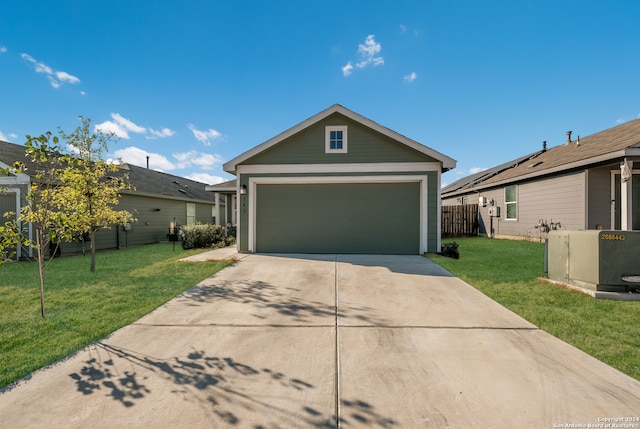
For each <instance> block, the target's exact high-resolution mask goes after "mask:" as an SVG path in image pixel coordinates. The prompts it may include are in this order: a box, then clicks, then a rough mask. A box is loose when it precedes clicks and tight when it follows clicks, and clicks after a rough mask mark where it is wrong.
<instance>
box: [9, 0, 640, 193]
mask: <svg viewBox="0 0 640 429" xmlns="http://www.w3.org/2000/svg"><path fill="white" fill-rule="evenodd" d="M638 22H640V2H638V1H636V0H615V1H612V0H603V1H590V0H580V1H573V0H532V1H528V0H505V1H491V0H486V1H477V0H471V1H462V0H447V1H444V0H441V1H432V0H417V1H403V0H394V1H381V0H369V1H344V0H343V1H334V0H322V1H316V0H296V1H278V0H271V1H266V0H265V1H241V0H238V1H230V0H226V1H213V0H211V1H204V0H200V1H195V0H181V1H175V0H170V1H168V0H153V1H150V0H135V1H131V0H126V1H123V0H109V1H98V0H57V1H55V2H53V1H42V0H39V1H35V0H21V1H9V0H0V140H6V141H11V142H14V143H19V144H22V143H24V142H25V141H26V138H25V136H26V135H40V134H42V133H45V132H47V131H52V132H57V131H58V130H60V129H61V130H63V131H65V132H66V133H70V132H71V131H73V130H74V129H75V128H76V127H77V126H79V125H80V121H79V120H78V117H79V116H83V117H85V118H89V119H91V120H92V124H93V125H94V127H95V129H98V130H102V131H104V132H113V133H115V135H117V137H118V139H117V142H114V143H113V144H111V145H110V146H109V153H108V154H107V155H108V157H109V158H110V159H116V158H120V159H121V160H122V161H124V162H128V163H132V164H136V165H140V166H143V167H144V166H145V165H146V156H149V160H150V168H153V169H156V170H160V171H164V172H166V173H170V174H174V175H177V176H181V177H187V178H190V179H193V180H197V181H200V182H203V183H207V184H215V183H219V182H221V181H225V180H230V179H233V178H234V177H233V176H232V175H230V174H229V173H226V172H225V171H224V170H223V168H222V165H223V164H224V162H226V161H229V160H231V159H233V158H234V157H236V156H238V155H240V154H241V153H243V152H245V151H247V150H249V149H251V148H253V147H254V146H256V145H258V144H260V143H262V142H264V141H266V140H269V139H270V138H272V137H274V136H275V135H277V134H279V133H281V132H283V131H285V130H287V129H289V128H291V127H293V126H295V125H297V124H298V123H300V122H302V121H304V120H305V119H307V118H309V117H311V116H313V115H315V114H317V113H319V112H321V111H322V110H324V109H326V108H327V107H329V106H331V105H333V104H335V103H338V104H341V105H342V106H344V107H346V108H348V109H350V110H352V111H354V112H356V113H358V114H360V115H362V116H364V117H367V118H369V119H371V120H373V121H375V122H377V123H378V124H380V125H383V126H385V127H387V128H390V129H392V130H394V131H396V132H398V133H400V134H402V135H404V136H406V137H409V138H411V139H413V140H415V141H417V142H419V143H422V144H424V145H426V146H428V147H430V148H432V149H434V150H436V151H438V152H441V153H443V154H444V155H446V156H449V157H451V158H453V159H455V160H457V167H456V168H455V169H454V170H452V171H450V172H447V173H445V174H444V175H443V178H442V182H443V185H446V184H447V183H451V182H453V181H455V180H457V179H459V178H462V177H464V176H467V175H469V174H472V173H475V172H478V171H480V170H482V169H485V168H490V167H492V166H495V165H498V164H501V163H504V162H507V161H509V160H512V159H515V158H517V157H519V156H522V155H526V154H529V153H532V152H535V151H537V150H539V149H540V148H541V147H542V141H547V142H548V143H547V144H548V146H549V147H553V146H556V145H560V144H563V143H564V142H565V141H566V132H567V131H569V130H571V131H573V136H574V137H575V136H578V135H580V136H587V135H590V134H593V133H595V132H598V131H602V130H604V129H607V128H610V127H613V126H616V125H618V124H620V123H623V122H626V121H629V120H632V119H636V118H638V117H640V79H639V78H640V28H639V27H638Z"/></svg>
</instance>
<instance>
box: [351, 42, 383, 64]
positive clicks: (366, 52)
mask: <svg viewBox="0 0 640 429" xmlns="http://www.w3.org/2000/svg"><path fill="white" fill-rule="evenodd" d="M381 50H382V45H381V44H380V43H378V42H376V40H375V36H374V35H373V34H370V35H368V36H367V38H366V39H365V40H364V44H360V45H358V54H359V55H360V58H362V61H360V62H359V63H358V64H356V66H357V67H359V68H364V67H366V66H368V65H369V64H373V65H374V66H380V65H383V64H384V59H383V58H382V57H376V55H377V54H379V53H380V51H381Z"/></svg>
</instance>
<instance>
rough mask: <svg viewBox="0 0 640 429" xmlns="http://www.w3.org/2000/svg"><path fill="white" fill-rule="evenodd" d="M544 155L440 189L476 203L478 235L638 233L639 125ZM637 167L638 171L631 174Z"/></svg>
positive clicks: (447, 197) (445, 196)
mask: <svg viewBox="0 0 640 429" xmlns="http://www.w3.org/2000/svg"><path fill="white" fill-rule="evenodd" d="M571 134H572V133H571V132H567V141H566V143H564V144H562V145H559V146H555V147H552V148H549V149H547V147H546V142H545V143H543V147H542V149H541V150H539V151H537V152H534V153H531V154H529V155H526V156H523V157H520V158H518V159H516V160H513V161H511V162H508V163H505V164H502V165H499V166H496V167H493V168H491V169H488V170H485V171H482V172H480V173H477V174H474V175H471V176H468V177H465V178H463V179H460V180H458V181H456V182H454V183H451V184H450V185H448V186H445V187H444V188H443V189H442V204H443V205H457V204H468V203H479V205H480V210H479V216H480V219H479V223H480V233H481V235H487V236H491V237H508V238H544V237H546V232H548V231H549V230H553V229H558V228H562V229H572V230H586V229H613V230H637V229H640V119H636V120H633V121H630V122H627V123H624V124H621V125H618V126H615V127H613V128H609V129H607V130H604V131H601V132H598V133H596V134H592V135H590V136H586V137H582V138H581V137H577V138H575V139H572V138H571ZM634 164H635V165H636V167H638V168H636V169H635V170H634Z"/></svg>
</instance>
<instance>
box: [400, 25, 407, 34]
mask: <svg viewBox="0 0 640 429" xmlns="http://www.w3.org/2000/svg"><path fill="white" fill-rule="evenodd" d="M400 32H401V33H402V34H404V33H406V32H407V26H406V25H404V24H400Z"/></svg>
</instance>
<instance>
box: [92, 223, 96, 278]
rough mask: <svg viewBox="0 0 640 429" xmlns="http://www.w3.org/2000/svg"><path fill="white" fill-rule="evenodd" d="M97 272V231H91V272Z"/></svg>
mask: <svg viewBox="0 0 640 429" xmlns="http://www.w3.org/2000/svg"><path fill="white" fill-rule="evenodd" d="M95 271H96V231H95V230H93V229H92V230H91V272H92V273H93V272H95Z"/></svg>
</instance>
